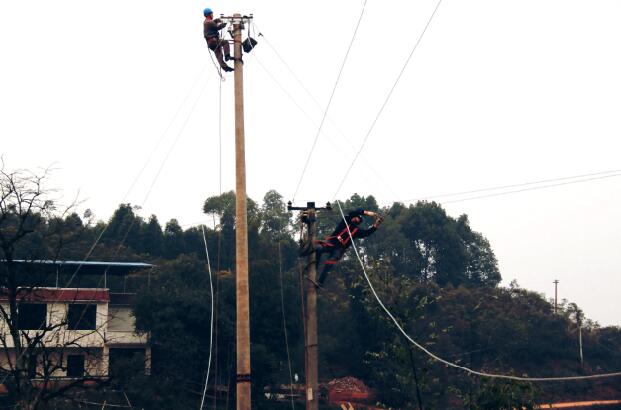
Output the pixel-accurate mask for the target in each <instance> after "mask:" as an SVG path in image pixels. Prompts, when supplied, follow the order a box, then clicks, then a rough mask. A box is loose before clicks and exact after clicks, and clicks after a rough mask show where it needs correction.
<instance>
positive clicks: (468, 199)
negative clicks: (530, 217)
mask: <svg viewBox="0 0 621 410" xmlns="http://www.w3.org/2000/svg"><path fill="white" fill-rule="evenodd" d="M618 176H621V173H619V174H613V175H604V176H599V177H593V178H586V179H580V180H577V181H569V182H562V183H558V184H549V185H543V186H536V187H530V188H523V189H516V190H514V191H506V192H496V193H493V194H487V195H479V196H474V197H469V198H462V199H453V200H450V201H444V202H442V203H443V204H451V203H454V202H465V201H473V200H475V199H483V198H490V197H494V196H502V195H509V194H516V193H519V192H526V191H536V190H540V189H547V188H553V187H558V186H563V185H571V184H579V183H582V182H589V181H596V180H599V179H607V178H615V177H618Z"/></svg>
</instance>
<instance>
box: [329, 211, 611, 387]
mask: <svg viewBox="0 0 621 410" xmlns="http://www.w3.org/2000/svg"><path fill="white" fill-rule="evenodd" d="M336 204H337V205H338V207H339V211H340V213H341V217H342V218H343V221H344V222H345V226H346V227H347V232H348V233H349V236H350V237H351V238H352V241H351V244H352V247H353V248H354V252H355V254H356V258H358V262H359V263H360V266H361V268H362V273H363V274H364V278H365V279H366V281H367V283H368V285H369V288H370V289H371V292H372V293H373V296H374V297H375V300H376V301H377V303H378V304H379V305H380V307H381V308H382V310H384V312H385V313H386V314H387V315H388V317H390V319H391V320H392V322H393V323H394V324H395V326H396V327H397V329H398V330H399V332H401V334H402V335H403V336H404V337H405V338H406V339H407V340H408V341H410V343H412V344H413V345H414V346H415V347H416V348H418V349H419V350H421V351H422V352H423V353H425V354H426V355H427V356H429V357H431V358H432V359H433V360H435V361H437V362H439V363H442V364H444V365H446V366H449V367H452V368H454V369H458V370H462V371H465V372H466V373H468V374H472V375H475V376H481V377H488V378H492V379H504V380H516V381H525V382H552V381H572V380H590V379H603V378H608V377H619V376H621V372H614V373H601V374H592V375H589V376H565V377H520V376H512V375H507V374H494V373H486V372H480V371H477V370H473V369H470V368H469V367H465V366H460V365H458V364H456V363H453V362H449V361H448V360H445V359H443V358H441V357H439V356H437V355H436V354H434V353H432V352H431V351H429V350H428V349H426V348H425V347H424V346H423V345H421V344H420V343H418V342H417V341H416V340H414V339H412V337H410V335H408V334H407V332H406V331H405V330H404V329H403V327H401V325H400V324H399V321H398V320H397V319H396V318H395V317H394V315H393V314H392V313H391V312H390V310H388V308H387V307H386V305H384V302H382V300H381V298H380V297H379V295H378V294H377V292H376V291H375V288H374V287H373V284H372V283H371V279H369V275H368V274H367V270H366V268H365V266H364V263H363V262H362V258H361V257H360V254H359V253H358V247H357V246H356V243H355V241H354V239H353V236H352V234H351V230H350V227H349V224H348V223H347V219H346V218H345V214H344V213H343V208H342V207H341V202H340V201H338V200H337V201H336Z"/></svg>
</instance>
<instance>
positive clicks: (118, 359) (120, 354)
mask: <svg viewBox="0 0 621 410" xmlns="http://www.w3.org/2000/svg"><path fill="white" fill-rule="evenodd" d="M109 369H110V376H112V377H122V376H127V375H139V374H145V370H146V351H145V349H144V348H111V349H110V356H109Z"/></svg>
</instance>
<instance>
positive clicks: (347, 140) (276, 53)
mask: <svg viewBox="0 0 621 410" xmlns="http://www.w3.org/2000/svg"><path fill="white" fill-rule="evenodd" d="M252 24H253V25H254V26H255V29H256V30H257V31H260V30H259V28H258V27H257V25H256V24H255V23H254V21H253V22H252ZM259 35H260V36H261V37H262V38H263V41H265V43H266V44H267V45H268V46H269V48H270V49H272V51H273V52H274V54H275V55H276V57H278V59H279V60H280V62H281V63H282V64H283V65H284V66H285V68H286V69H287V70H288V71H289V73H290V74H291V76H292V77H293V78H294V79H295V80H296V82H297V83H298V84H299V85H300V86H301V87H302V89H303V90H304V92H306V95H308V97H310V99H311V100H312V101H313V102H314V103H315V106H316V107H317V108H318V109H319V110H322V109H323V107H322V105H321V103H320V102H319V101H318V100H317V98H316V97H315V96H314V95H313V93H312V92H311V91H309V89H308V87H306V85H305V84H304V82H303V81H302V80H301V79H300V77H299V76H298V75H297V74H296V73H295V71H293V68H291V66H290V65H289V64H288V63H287V62H286V61H285V60H284V58H283V57H282V55H281V54H280V53H279V52H278V51H277V50H276V48H275V47H274V46H273V45H272V44H271V43H270V42H269V41H268V39H267V38H266V37H265V34H263V32H260V33H259ZM255 59H256V56H255ZM257 61H258V60H257ZM262 68H263V70H264V71H265V72H266V73H267V74H268V75H269V76H270V78H271V79H272V80H273V81H274V82H275V83H276V85H278V87H279V88H280V89H281V90H282V91H283V92H284V93H285V94H286V95H287V96H288V97H289V99H291V101H293V103H294V104H295V105H296V107H298V109H299V110H300V111H302V113H303V114H304V115H306V117H308V118H309V120H310V121H311V123H312V124H313V125H314V126H315V127H317V123H316V122H315V120H314V119H313V118H312V117H311V116H310V115H309V114H308V113H307V112H306V111H305V110H304V109H303V108H302V107H301V106H300V104H299V103H298V102H297V101H296V100H295V98H293V97H292V96H291V94H290V93H289V92H288V91H287V90H286V88H285V87H284V86H283V85H282V84H281V83H280V81H278V79H277V78H276V77H275V76H274V75H273V74H272V73H271V72H270V71H269V70H268V69H267V68H266V67H265V66H262ZM326 119H327V120H328V121H329V122H330V123H331V124H332V126H333V127H334V129H335V130H336V131H337V132H338V133H339V134H340V135H341V137H343V139H344V140H345V141H346V142H347V143H348V144H349V145H350V146H351V147H352V148H354V147H355V145H354V143H353V142H352V141H351V140H350V138H349V137H348V136H347V135H346V134H345V132H343V130H342V129H341V128H340V127H339V126H338V124H337V123H336V121H334V119H333V118H332V117H330V115H328V116H327V117H326ZM333 145H334V146H337V145H336V144H334V143H333ZM362 159H363V161H364V162H365V167H366V168H367V169H369V170H370V171H371V172H373V174H374V175H375V176H376V177H377V179H379V180H380V181H381V182H382V184H383V186H384V187H385V188H386V189H387V190H388V191H390V192H391V193H392V195H395V194H396V192H395V190H394V189H393V188H392V186H391V184H390V183H389V181H387V180H386V179H385V178H384V177H382V175H381V174H380V173H379V172H377V170H376V169H375V167H374V166H373V164H372V163H371V162H370V161H368V160H367V159H366V158H365V157H364V156H362ZM395 196H396V195H395ZM298 200H301V199H300V198H298Z"/></svg>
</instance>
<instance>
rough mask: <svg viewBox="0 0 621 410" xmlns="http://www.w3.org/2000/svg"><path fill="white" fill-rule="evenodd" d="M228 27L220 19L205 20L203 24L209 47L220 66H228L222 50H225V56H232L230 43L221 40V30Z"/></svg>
mask: <svg viewBox="0 0 621 410" xmlns="http://www.w3.org/2000/svg"><path fill="white" fill-rule="evenodd" d="M224 27H226V23H223V22H222V20H220V19H215V20H207V19H205V21H204V23H203V35H204V36H205V40H206V41H207V47H209V49H210V50H211V51H213V52H214V54H215V55H216V59H217V60H218V63H220V66H221V67H222V66H223V65H226V63H225V62H224V58H223V56H222V50H223V49H224V55H225V56H227V57H228V56H230V55H231V50H230V47H229V42H228V41H226V40H222V39H220V30H222V29H223V28H224Z"/></svg>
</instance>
